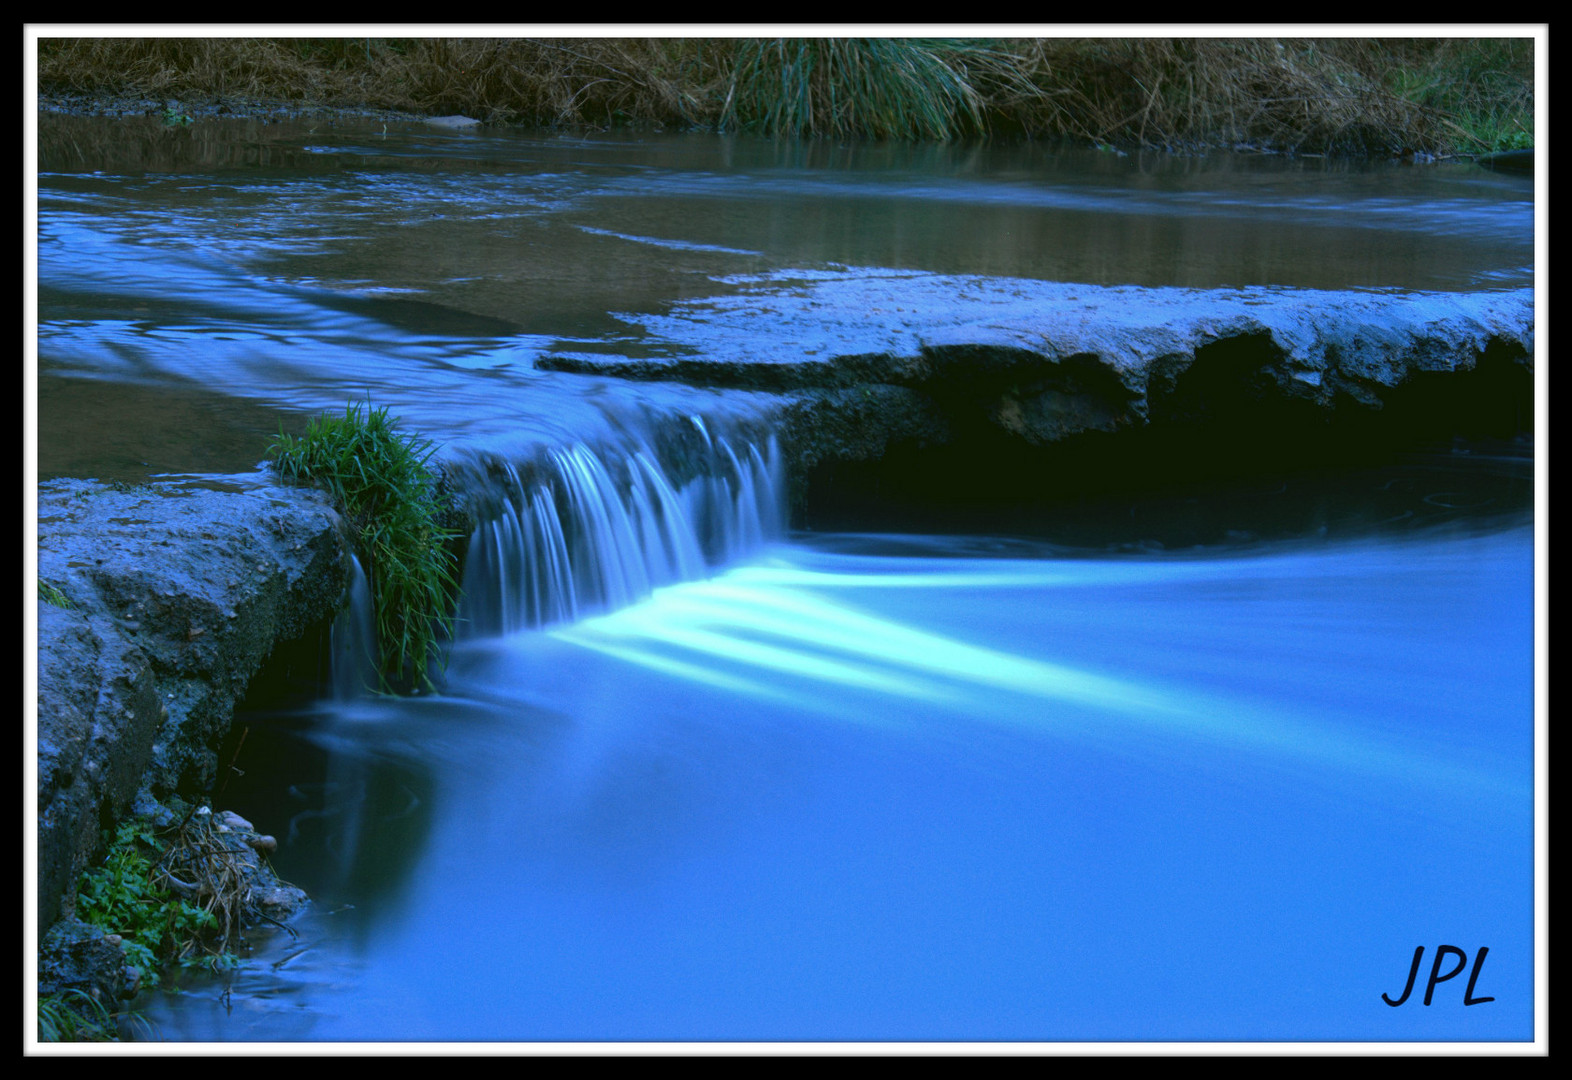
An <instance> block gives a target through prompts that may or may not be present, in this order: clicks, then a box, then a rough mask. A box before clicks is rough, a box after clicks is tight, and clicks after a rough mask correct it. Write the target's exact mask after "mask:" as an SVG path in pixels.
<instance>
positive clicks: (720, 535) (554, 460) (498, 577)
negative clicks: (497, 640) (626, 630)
mask: <svg viewBox="0 0 1572 1080" xmlns="http://www.w3.org/2000/svg"><path fill="white" fill-rule="evenodd" d="M691 424H692V431H691V432H685V438H684V440H683V442H684V447H683V453H682V454H681V459H682V462H683V464H682V466H681V467H680V469H679V470H673V469H672V468H671V467H668V466H665V465H663V464H662V460H661V456H660V455H658V454H657V453H656V451H655V450H654V449H653V448H652V447H651V446H650V445H649V444H648V443H646V442H644V441H639V440H634V441H631V443H630V444H629V445H626V446H623V447H620V448H618V449H615V450H605V449H594V448H591V447H589V446H587V445H584V444H582V443H581V444H575V445H573V446H570V447H567V448H559V449H553V450H550V451H548V452H547V453H546V454H545V455H544V456H543V457H542V458H540V459H537V460H534V461H531V462H529V463H528V464H527V465H516V464H514V463H511V462H497V461H491V462H488V463H487V465H486V468H485V469H484V476H483V477H482V476H475V477H474V478H473V479H472V480H471V482H472V483H475V484H477V485H480V486H482V487H483V488H485V489H486V490H483V491H480V492H477V493H476V494H477V502H483V503H484V505H486V506H487V508H488V509H487V510H486V512H485V513H484V515H483V516H484V518H485V520H484V521H483V523H482V524H481V525H480V526H479V527H478V528H477V529H476V530H475V532H474V534H473V535H472V536H471V537H470V544H469V554H468V558H467V561H466V565H465V570H464V581H463V588H464V598H463V600H462V602H461V603H460V607H459V612H458V627H459V631H458V632H459V634H460V635H461V636H465V637H471V638H474V637H490V636H495V635H498V634H507V633H511V632H513V631H517V630H523V629H527V628H529V627H536V626H544V625H548V624H551V623H559V622H568V621H571V620H573V619H576V618H578V617H579V616H581V615H586V614H591V613H594V612H601V611H610V610H614V609H616V608H619V607H624V606H626V605H628V604H632V603H635V602H636V601H638V600H641V599H643V598H644V597H646V596H648V595H649V594H650V592H651V591H652V590H654V589H656V588H659V587H660V586H662V585H667V584H671V583H673V582H677V581H691V580H694V579H696V578H700V577H703V576H704V575H705V574H706V573H708V572H709V569H710V568H711V567H714V566H720V565H724V564H726V563H729V562H732V561H734V560H736V559H738V558H741V557H743V556H746V555H747V554H749V553H750V552H753V551H756V550H758V549H759V548H760V547H761V546H763V545H764V544H765V543H767V542H768V541H770V540H772V539H775V538H777V537H779V536H781V535H782V533H783V528H784V514H783V510H782V502H783V500H784V492H785V485H784V483H783V481H782V478H781V475H780V472H781V468H780V458H781V455H780V451H779V448H778V446H777V445H776V443H775V439H774V438H773V437H768V438H766V439H764V441H763V444H762V445H760V442H759V441H758V440H755V439H750V438H746V437H742V436H736V435H720V434H715V433H712V432H711V431H710V430H709V428H708V426H707V425H706V424H705V422H704V421H703V419H701V418H699V417H693V418H692V419H691ZM695 436H696V437H695ZM674 473H675V475H674Z"/></svg>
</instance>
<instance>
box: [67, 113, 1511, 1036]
mask: <svg viewBox="0 0 1572 1080" xmlns="http://www.w3.org/2000/svg"><path fill="white" fill-rule="evenodd" d="M43 119H44V121H46V122H45V123H44V124H43V125H42V129H41V136H40V176H39V248H38V287H39V339H38V394H39V399H38V419H37V424H38V428H37V435H38V455H39V457H38V460H39V471H40V475H41V476H43V477H49V476H56V475H81V476H96V477H99V478H102V479H126V480H140V479H145V478H147V477H149V476H169V475H181V476H193V475H194V476H203V475H212V474H224V473H235V472H242V471H246V470H249V469H252V468H254V466H255V464H256V463H257V462H258V461H259V460H260V459H261V457H262V456H263V451H264V449H265V447H266V445H267V443H268V441H269V439H270V438H271V436H272V435H273V433H274V432H276V431H277V429H278V427H279V425H280V423H281V422H282V423H284V424H285V425H286V426H288V427H289V428H290V429H291V430H298V429H299V427H301V426H302V425H303V421H304V417H306V416H308V415H310V414H312V413H315V412H317V411H319V410H325V409H333V410H337V409H341V408H343V405H344V402H345V401H346V400H349V399H355V400H363V399H365V398H367V397H369V398H370V400H371V401H372V403H373V404H375V405H377V406H382V405H386V406H388V407H389V408H390V409H391V410H392V412H393V413H394V414H395V415H396V416H398V417H399V418H400V419H401V421H402V423H403V424H404V425H405V426H406V427H407V428H408V429H410V430H413V431H416V432H419V433H420V434H422V435H424V436H426V437H428V438H431V439H433V440H435V441H436V442H438V443H439V444H440V446H441V450H440V454H441V457H442V459H443V461H444V462H445V463H447V464H448V465H449V466H450V468H451V470H452V473H453V475H455V476H458V477H463V478H465V480H464V482H465V483H467V484H469V485H471V490H472V494H474V496H475V497H476V498H477V499H480V500H482V501H483V502H484V503H485V505H487V506H488V507H489V513H488V515H487V520H486V522H485V523H484V524H482V525H481V527H480V528H479V529H477V531H476V533H475V535H474V536H473V537H471V539H470V548H469V552H470V554H469V558H468V561H467V566H466V576H465V581H464V587H465V598H464V601H463V606H462V607H461V609H460V618H461V622H460V626H461V631H460V634H459V636H458V640H457V641H456V642H455V644H454V648H453V651H452V656H451V660H450V664H449V667H448V670H447V674H446V679H445V682H444V684H443V687H442V691H441V693H439V694H435V695H427V696H417V697H410V698H405V699H388V698H381V697H375V696H372V695H368V694H366V693H364V692H363V691H362V690H361V689H360V684H361V682H362V681H363V680H361V679H360V678H357V677H356V675H355V672H354V670H353V669H354V663H355V657H356V656H357V655H364V654H365V652H366V646H365V634H366V632H367V631H366V628H365V626H366V618H365V611H364V603H365V601H364V597H363V596H359V597H358V598H357V599H356V601H355V603H353V604H351V605H350V607H349V609H348V610H347V612H346V614H345V616H344V617H342V618H341V620H340V623H339V625H338V626H337V627H335V629H334V638H333V643H332V650H331V651H332V654H333V656H334V657H335V664H334V666H335V669H336V670H334V671H333V672H332V673H331V676H330V677H328V678H325V679H324V680H323V681H322V683H321V690H320V692H318V693H315V694H314V695H313V696H311V697H309V698H304V699H302V698H301V697H299V696H298V695H296V696H293V697H291V695H290V693H288V692H286V691H285V690H282V689H281V690H280V692H279V693H278V694H276V695H273V698H274V699H273V700H272V701H269V702H267V703H265V704H262V703H259V704H258V705H256V706H255V707H254V708H253V709H252V710H251V711H249V712H246V713H244V714H243V715H242V716H241V717H239V718H238V719H237V724H244V725H246V726H247V728H248V730H249V736H248V740H247V742H246V744H245V747H246V760H245V762H244V765H245V775H244V777H243V778H242V779H239V780H236V781H235V782H234V783H232V784H231V785H230V787H229V788H228V790H227V791H226V793H225V798H224V803H225V805H226V806H227V807H228V808H231V809H234V810H236V811H238V812H240V813H241V814H242V815H244V816H246V817H248V818H250V819H251V820H253V821H254V822H255V823H256V824H257V825H258V827H259V828H261V829H262V830H263V831H266V832H272V833H274V834H275V835H277V837H278V839H279V841H280V849H279V852H278V854H277V855H276V857H275V859H274V863H275V866H276V867H277V868H278V870H279V871H280V873H281V874H282V875H283V876H284V877H286V878H287V879H289V880H291V881H293V882H294V883H296V884H298V885H300V886H302V887H304V888H305V889H306V890H307V891H308V892H310V893H311V895H312V897H313V899H314V902H313V904H312V905H310V906H309V907H308V909H307V910H306V912H305V913H304V914H303V915H302V916H301V917H300V918H299V919H298V920H297V921H296V922H295V923H294V925H293V927H292V929H293V931H294V933H293V934H283V933H271V934H267V935H263V934H257V935H255V937H256V942H255V948H254V950H253V953H252V955H251V956H250V957H249V958H248V960H247V961H246V963H245V964H244V965H243V966H242V967H241V968H239V969H238V970H236V971H234V972H232V973H229V974H228V975H226V976H223V977H218V978H212V977H206V976H192V977H187V978H185V979H184V980H182V988H183V992H182V993H179V994H169V993H158V994H154V995H149V996H146V997H144V998H143V999H141V1000H140V1001H139V1002H138V1003H137V1006H136V1007H137V1009H138V1010H139V1012H140V1014H141V1016H142V1017H143V1018H144V1019H145V1021H146V1025H145V1027H144V1028H143V1029H142V1030H143V1033H144V1034H149V1033H151V1034H152V1035H154V1036H155V1037H159V1038H164V1039H171V1040H184V1041H214V1042H236V1041H273V1042H280V1041H281V1042H293V1041H314V1040H335V1041H360V1040H369V1041H379V1042H387V1041H401V1040H429V1041H471V1040H486V1041H517V1040H710V1039H726V1040H732V1039H740V1040H771V1041H775V1040H933V1039H937V1040H1027V1041H1039V1040H1073V1041H1086V1040H1212V1039H1218V1040H1225V1039H1226V1040H1301V1039H1303V1040H1379V1041H1405V1040H1451V1039H1479V1040H1501V1039H1527V1038H1532V1036H1533V1015H1534V982H1533V974H1534V968H1533V963H1534V937H1533V873H1534V860H1533V841H1534V817H1533V796H1534V773H1533V735H1534V728H1533V723H1534V702H1533V690H1534V686H1533V649H1534V628H1533V611H1534V574H1533V545H1534V541H1533V528H1532V527H1533V517H1532V477H1533V468H1534V458H1533V450H1532V445H1531V444H1530V443H1528V442H1526V441H1519V442H1516V443H1508V444H1465V443H1461V442H1459V443H1458V444H1456V445H1453V446H1449V447H1439V448H1429V449H1423V450H1416V452H1414V453H1412V454H1408V455H1405V456H1402V457H1401V458H1396V459H1393V460H1389V461H1381V462H1372V463H1371V464H1370V465H1369V466H1368V467H1365V468H1360V469H1345V470H1342V471H1338V472H1327V473H1324V474H1296V475H1293V476H1284V477H1281V478H1274V479H1273V480H1272V481H1271V482H1269V483H1262V484H1256V485H1254V486H1241V485H1235V486H1232V487H1228V488H1218V489H1216V490H1198V491H1195V492H1183V493H1167V494H1159V495H1155V496H1152V497H1149V498H1140V497H1135V496H1131V497H1129V498H1127V499H1124V500H1123V501H1119V500H1113V501H1112V502H1110V503H1103V504H1099V505H1097V506H1096V507H1094V508H1088V507H1084V506H1083V507H1079V508H1076V507H1067V508H1060V509H1057V510H1055V509H1052V508H1050V509H1049V510H1045V511H1044V512H1043V513H1042V514H1040V515H1038V516H1037V517H1034V518H1033V519H1032V523H1031V524H1030V526H1022V525H1020V524H1019V522H1018V521H1016V522H1015V526H1014V527H1012V528H1011V529H1008V530H1001V532H1000V533H989V532H987V531H986V530H984V531H973V532H971V533H967V534H953V533H951V534H943V533H940V534H934V533H929V532H922V531H911V532H888V531H885V532H869V531H848V532H810V531H806V530H803V529H800V528H799V529H796V530H794V529H793V528H792V527H791V523H790V522H789V520H788V517H789V515H788V511H787V506H786V477H785V476H784V475H783V465H782V455H781V452H780V448H779V447H778V446H777V445H776V444H775V441H774V438H773V435H772V432H771V429H770V425H769V422H768V401H767V400H766V398H765V397H764V396H763V395H755V394H749V393H744V392H727V393H719V392H713V391H708V390H700V389H694V388H688V387H681V386H675V385H661V384H627V383H619V382H616V381H614V380H609V379H600V378H594V377H589V376H574V375H566V374H556V373H550V372H545V371H538V370H536V369H535V367H534V365H533V361H534V359H535V358H536V357H537V356H539V355H541V354H543V353H546V352H550V351H552V350H557V349H562V350H567V349H576V350H591V351H595V350H598V351H616V352H619V353H621V354H624V355H628V356H638V355H640V353H639V350H640V348H641V345H640V337H641V335H640V331H639V326H638V317H639V315H640V314H646V315H655V314H659V313H661V312H663V311H665V310H667V309H668V308H669V307H670V305H672V304H673V303H674V302H676V301H679V300H685V299H691V298H695V297H705V296H711V295H722V294H724V293H725V291H726V290H727V288H728V285H727V283H726V280H724V279H727V278H728V277H734V276H735V275H739V274H759V273H764V272H769V271H775V270H782V269H802V270H813V269H815V268H822V267H826V266H836V267H886V268H910V269H921V270H930V271H936V272H945V273H968V274H987V275H999V276H1014V277H1025V278H1039V279H1046V280H1063V281H1077V282H1083V281H1084V282H1089V283H1094V284H1145V285H1195V286H1221V285H1243V284H1263V285H1280V286H1284V287H1316V288H1350V287H1354V288H1357V287H1366V288H1371V289H1379V288H1411V289H1431V290H1477V289H1488V288H1506V287H1521V286H1523V285H1525V284H1529V283H1532V281H1533V265H1532V263H1533V252H1532V230H1533V219H1532V211H1533V202H1532V199H1533V193H1532V189H1531V185H1529V184H1527V183H1526V182H1523V181H1518V180H1515V179H1513V178H1511V177H1501V176H1497V175H1493V174H1488V173H1485V172H1483V171H1482V170H1476V169H1470V168H1465V167H1461V166H1460V167H1456V168H1432V169H1422V168H1412V167H1409V168H1403V167H1398V166H1395V165H1392V166H1387V165H1385V164H1377V165H1368V166H1357V167H1356V166H1348V165H1338V164H1336V163H1329V162H1324V161H1304V160H1299V161H1288V160H1283V159H1256V160H1250V159H1243V158H1236V157H1230V156H1220V157H1217V158H1209V159H1194V160H1173V159H1167V158H1160V157H1151V158H1115V157H1112V156H1110V155H1102V154H1095V153H1092V152H1083V151H1056V150H1053V149H1051V148H1044V147H1038V146H1026V147H1013V148H1012V147H992V148H986V147H983V148H979V147H948V148H932V147H928V148H910V147H901V146H878V145H869V146H845V147H842V146H836V145H835V144H806V145H805V144H797V145H791V144H775V143H770V142H765V141H749V140H742V139H736V140H730V139H717V138H714V137H689V136H669V137H660V136H648V137H643V138H615V137H609V136H608V137H603V138H594V139H589V138H582V139H581V138H565V137H558V136H550V137H544V138H541V137H531V136H527V135H521V134H516V133H455V132H449V131H438V130H430V129H425V128H422V127H420V126H418V125H412V126H408V127H397V126H392V127H390V128H381V126H380V125H377V126H373V127H366V126H361V127H356V126H354V125H341V126H329V125H326V124H325V123H324V124H322V125H320V126H317V127H312V126H311V125H308V124H302V125H299V126H291V125H261V124H250V123H243V122H235V123H233V124H230V125H227V126H225V125H219V124H212V125H200V124H199V125H196V126H195V127H194V128H193V129H191V130H189V131H188V130H185V129H179V130H177V131H174V132H170V131H168V130H165V129H161V128H160V127H159V126H158V125H157V124H156V123H154V122H152V121H149V122H148V124H147V125H146V127H145V128H137V127H135V126H134V125H133V126H130V127H127V126H125V125H122V126H121V127H119V128H114V127H111V126H110V125H108V124H104V123H95V122H91V121H85V120H75V119H72V118H64V117H57V118H52V119H51V118H47V117H46V118H43ZM128 133H129V134H128ZM868 527H871V523H870V526H868ZM1198 536H1200V537H1206V538H1208V539H1207V540H1206V542H1199V541H1198V540H1196V539H1195V538H1196V537H1198ZM286 699H287V700H286ZM1442 945H1449V946H1453V947H1454V948H1456V949H1461V950H1464V951H1465V952H1466V955H1467V959H1468V961H1469V964H1470V968H1471V970H1472V973H1474V974H1476V975H1477V981H1475V982H1474V983H1472V984H1470V990H1469V991H1468V992H1469V993H1471V994H1472V995H1473V996H1474V997H1475V998H1489V999H1491V1000H1489V1001H1486V1002H1484V1003H1481V1004H1478V1005H1465V1004H1464V997H1465V990H1464V984H1465V983H1466V982H1468V978H1467V976H1468V974H1469V973H1470V972H1465V973H1464V974H1463V975H1461V976H1459V977H1456V978H1454V979H1451V980H1449V981H1444V982H1442V983H1440V985H1439V986H1437V987H1436V989H1435V1001H1434V1004H1432V1005H1430V1006H1426V1005H1423V1004H1420V1002H1419V1000H1418V998H1419V996H1420V995H1421V994H1422V993H1423V990H1424V988H1423V987H1422V986H1421V987H1420V988H1419V990H1417V991H1416V993H1415V995H1414V998H1413V999H1411V1000H1409V1001H1408V1002H1407V1003H1406V1004H1404V1005H1402V1006H1399V1007H1396V1008H1394V1007H1391V1006H1389V1005H1388V1004H1387V1003H1386V1002H1384V1001H1383V1000H1382V994H1383V993H1385V994H1388V995H1390V996H1391V997H1392V998H1394V999H1395V998H1396V997H1398V996H1399V995H1400V994H1401V993H1402V992H1403V984H1404V981H1405V979H1406V977H1407V975H1408V971H1409V967H1410V964H1411V963H1412V960H1413V956H1414V950H1415V949H1416V948H1417V947H1419V946H1425V949H1426V952H1425V954H1424V955H1425V960H1424V967H1423V969H1422V970H1421V972H1420V976H1419V978H1420V980H1421V982H1423V980H1424V979H1425V977H1426V975H1427V974H1428V973H1429V970H1430V963H1431V960H1430V958H1431V957H1432V956H1434V955H1435V953H1436V951H1437V949H1438V948H1439V947H1440V946H1442ZM1482 948H1488V957H1487V958H1486V959H1485V960H1483V961H1482V962H1479V963H1478V964H1477V970H1475V968H1476V960H1475V958H1476V955H1477V954H1479V952H1480V950H1481V949H1482Z"/></svg>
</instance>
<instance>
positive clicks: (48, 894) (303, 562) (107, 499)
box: [37, 476, 349, 931]
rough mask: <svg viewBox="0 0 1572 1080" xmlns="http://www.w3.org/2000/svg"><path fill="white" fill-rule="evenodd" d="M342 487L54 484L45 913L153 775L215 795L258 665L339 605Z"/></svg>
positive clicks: (43, 715) (45, 515)
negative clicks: (336, 493)
mask: <svg viewBox="0 0 1572 1080" xmlns="http://www.w3.org/2000/svg"><path fill="white" fill-rule="evenodd" d="M348 550H349V548H348V544H347V542H346V541H345V539H344V537H343V536H342V535H341V529H340V522H339V518H338V515H337V514H336V513H335V512H334V510H333V509H332V507H331V505H330V504H329V502H328V500H327V498H326V497H325V496H324V495H322V494H320V493H318V492H315V491H310V490H307V489H303V488H291V487H281V486H277V485H275V484H273V483H271V482H269V481H268V480H267V479H266V477H265V476H258V477H239V478H235V481H234V482H233V483H224V482H218V481H206V482H203V483H166V484H151V485H147V486H143V487H125V486H122V485H105V484H99V483H97V482H95V481H85V480H58V481H51V482H48V483H44V484H40V485H39V488H38V576H39V579H40V581H42V582H46V583H48V584H49V585H51V586H54V587H55V588H58V589H59V590H60V592H61V593H62V594H63V595H64V597H65V599H66V602H67V603H68V604H69V605H70V606H69V607H61V606H58V605H57V604H55V603H51V602H49V601H47V600H46V599H44V598H42V597H40V598H39V600H38V602H37V604H38V911H39V924H40V930H41V931H42V930H43V929H47V927H48V926H49V924H50V923H51V922H52V921H53V920H54V919H55V918H56V917H57V916H58V915H59V914H60V912H61V907H62V900H63V899H64V900H65V903H66V906H69V896H70V893H71V890H72V889H73V887H74V884H75V882H76V879H77V876H78V875H79V874H80V873H81V870H82V869H83V867H84V866H85V865H86V860H87V859H88V858H89V857H90V856H91V854H92V852H93V850H94V849H95V847H96V846H97V844H98V838H99V831H100V830H101V829H103V828H107V827H109V826H111V825H112V824H113V823H114V822H115V821H117V820H118V819H119V818H120V817H121V816H122V815H123V814H124V813H125V812H126V810H127V808H128V807H129V806H130V804H131V801H132V800H133V798H134V797H135V796H136V794H137V792H138V790H139V789H141V788H143V787H146V788H148V789H150V790H151V791H152V792H153V793H154V794H155V795H156V796H162V795H164V794H168V793H171V792H175V791H177V790H178V791H184V792H186V793H193V792H195V793H200V792H201V791H202V790H203V789H204V788H205V787H206V786H208V785H209V784H210V783H211V782H212V780H213V779H214V777H215V776H216V773H217V749H218V746H219V744H220V743H221V742H222V740H223V738H224V736H225V734H227V732H228V730H229V722H230V719H231V718H232V716H233V713H234V707H235V704H236V702H237V701H238V700H239V699H240V697H241V696H242V695H243V694H244V692H245V690H246V686H247V683H248V680H249V679H250V678H251V676H252V675H253V674H254V673H255V672H256V670H257V669H258V668H259V667H260V666H261V664H262V662H263V660H265V659H266V658H267V656H268V655H269V654H270V653H271V651H272V649H273V647H274V646H275V645H276V644H278V643H281V642H284V641H287V640H291V639H293V638H297V637H299V636H300V635H301V634H302V633H303V632H304V631H305V630H306V629H307V627H309V626H310V625H312V624H313V623H316V622H318V621H319V620H322V619H325V618H327V617H329V616H331V615H332V614H333V613H334V612H335V611H336V610H337V609H338V607H339V605H340V603H341V601H342V599H343V596H344V593H345V589H346V587H347V584H348V580H349V562H348Z"/></svg>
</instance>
